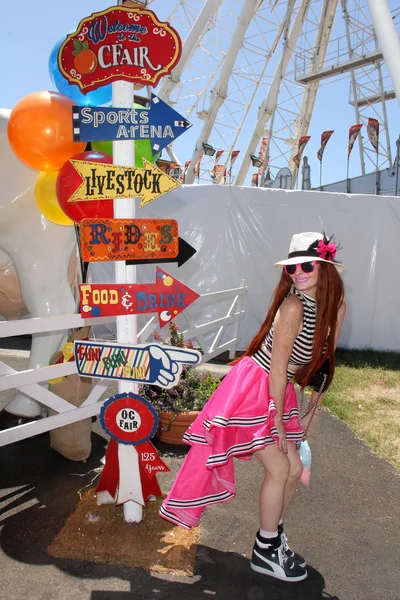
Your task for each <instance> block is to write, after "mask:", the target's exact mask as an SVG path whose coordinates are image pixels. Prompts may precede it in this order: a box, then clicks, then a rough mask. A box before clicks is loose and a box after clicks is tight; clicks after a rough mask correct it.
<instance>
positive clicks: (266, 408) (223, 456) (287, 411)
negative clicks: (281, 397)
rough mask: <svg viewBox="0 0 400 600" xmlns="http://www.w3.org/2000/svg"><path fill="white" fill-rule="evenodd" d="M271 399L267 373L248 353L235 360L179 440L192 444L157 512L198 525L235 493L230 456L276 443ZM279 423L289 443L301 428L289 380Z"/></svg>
mask: <svg viewBox="0 0 400 600" xmlns="http://www.w3.org/2000/svg"><path fill="white" fill-rule="evenodd" d="M275 414H276V406H275V402H274V400H273V399H272V398H270V396H269V393H268V373H267V372H266V371H264V369H262V368H261V367H260V366H259V365H257V363H255V362H254V360H252V359H251V358H250V357H246V358H243V359H242V360H241V361H240V362H238V363H237V364H236V365H235V366H234V367H233V368H232V369H231V370H230V372H229V373H228V375H227V376H226V377H225V378H224V379H223V381H222V382H221V384H220V385H219V386H218V388H217V389H216V390H215V392H214V394H213V395H212V396H211V398H210V399H209V401H208V402H207V404H206V405H205V407H204V408H203V410H202V411H201V412H200V414H199V416H198V417H197V419H196V420H195V421H194V422H193V424H192V425H191V426H190V427H189V429H188V430H187V432H186V433H185V435H184V436H183V439H184V440H185V441H186V442H187V443H188V444H190V445H191V449H190V450H189V453H188V454H187V456H186V458H185V461H184V463H183V464H182V467H181V469H180V471H179V473H178V475H177V477H176V479H175V481H174V484H173V486H172V488H171V490H170V492H169V494H168V496H167V498H166V499H165V500H164V502H163V503H162V505H161V508H160V511H159V514H160V516H161V517H163V518H164V519H167V520H168V521H171V522H172V523H175V524H176V525H181V526H182V527H185V528H186V529H190V528H191V527H197V526H198V525H199V523H200V517H201V514H202V512H203V511H204V509H205V508H206V507H207V506H208V505H210V504H217V503H219V502H226V501H227V500H231V499H232V498H234V497H235V473H234V465H233V457H234V456H236V457H237V458H240V459H242V460H251V458H252V455H253V452H254V451H255V450H260V449H262V448H265V446H268V445H270V444H274V443H277V441H278V434H277V430H276V427H275V424H274V416H275ZM283 423H284V426H285V429H286V436H287V440H288V441H289V442H300V441H301V440H302V439H303V435H304V432H303V429H302V428H301V426H300V424H299V409H298V405H297V397H296V392H295V389H294V385H293V383H288V384H287V387H286V395H285V402H284V414H283Z"/></svg>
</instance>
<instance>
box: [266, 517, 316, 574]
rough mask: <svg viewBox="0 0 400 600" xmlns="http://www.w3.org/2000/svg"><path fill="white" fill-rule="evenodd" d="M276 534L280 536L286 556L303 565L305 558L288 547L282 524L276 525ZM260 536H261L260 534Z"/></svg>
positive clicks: (304, 564)
mask: <svg viewBox="0 0 400 600" xmlns="http://www.w3.org/2000/svg"><path fill="white" fill-rule="evenodd" d="M257 535H259V534H257ZM278 535H279V536H280V537H281V541H282V545H283V549H284V550H285V552H286V554H287V556H288V557H289V558H291V559H292V560H293V561H294V562H295V563H296V564H298V565H300V566H301V567H305V566H306V564H307V563H306V561H305V559H304V558H303V557H302V556H301V554H297V552H295V551H294V550H292V549H291V548H289V544H288V541H287V536H286V534H285V533H284V532H283V525H282V524H281V525H278ZM260 538H261V536H260ZM261 539H263V538H261Z"/></svg>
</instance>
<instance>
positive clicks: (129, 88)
mask: <svg viewBox="0 0 400 600" xmlns="http://www.w3.org/2000/svg"><path fill="white" fill-rule="evenodd" d="M118 4H122V2H121V0H119V1H118ZM112 103H113V106H115V107H120V108H130V107H133V106H134V89H133V83H128V82H126V81H116V82H114V83H113V84H112ZM113 163H114V164H116V165H121V166H125V167H133V166H134V164H135V143H134V142H132V141H130V140H127V141H125V140H124V141H118V142H113ZM135 200H136V199H135V198H119V199H115V200H114V218H116V219H134V218H135V214H136V207H135ZM115 281H116V283H136V266H134V265H131V266H127V265H126V264H125V261H116V262H115ZM116 325H117V341H118V342H119V343H121V344H124V343H125V342H126V343H128V344H136V343H137V317H136V315H129V316H128V315H127V316H121V317H117V318H116ZM118 392H119V393H120V394H121V393H123V392H134V393H135V392H137V384H132V383H129V382H128V381H120V382H118ZM127 448H128V447H127V446H124V444H121V448H120V451H121V452H122V453H124V451H125V450H126V449H127ZM135 484H136V485H137V486H139V487H140V488H141V482H140V478H139V477H137V480H136V481H135ZM138 495H139V496H140V494H138ZM142 517H143V509H142V507H141V506H140V504H138V503H137V502H133V501H132V500H128V501H127V502H125V503H124V519H125V521H127V522H128V523H139V522H140V521H141V520H142Z"/></svg>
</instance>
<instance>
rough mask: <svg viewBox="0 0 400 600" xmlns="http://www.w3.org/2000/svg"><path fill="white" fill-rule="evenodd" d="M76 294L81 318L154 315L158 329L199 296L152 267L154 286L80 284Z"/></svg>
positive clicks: (150, 284) (164, 272)
mask: <svg viewBox="0 0 400 600" xmlns="http://www.w3.org/2000/svg"><path fill="white" fill-rule="evenodd" d="M79 294H80V304H81V315H82V317H83V318H84V319H87V318H90V317H114V316H115V317H116V316H120V315H123V316H125V315H139V314H145V313H154V312H156V313H157V314H158V319H159V323H160V327H164V325H166V324H167V323H169V322H170V321H171V319H175V317H177V316H178V315H179V313H181V312H182V311H183V310H185V308H187V307H188V306H189V305H190V304H192V303H193V302H194V301H195V300H197V298H198V297H199V294H197V292H194V291H193V290H191V289H190V288H188V287H187V286H186V285H184V284H183V283H182V282H181V281H179V280H178V279H176V278H175V277H171V275H169V274H168V273H167V272H166V271H163V270H162V269H160V267H157V268H156V281H155V283H82V284H80V286H79Z"/></svg>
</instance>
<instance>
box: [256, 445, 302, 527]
mask: <svg viewBox="0 0 400 600" xmlns="http://www.w3.org/2000/svg"><path fill="white" fill-rule="evenodd" d="M290 445H293V444H290ZM254 454H255V456H256V457H257V458H258V460H259V461H260V462H261V464H262V465H263V467H264V469H265V478H264V481H263V483H262V486H261V490H260V526H261V529H263V530H265V531H276V530H277V528H278V522H279V519H280V518H281V515H282V512H283V507H284V497H285V487H286V484H287V481H288V478H289V473H290V462H289V459H288V456H287V455H286V454H283V453H282V452H279V450H278V445H277V444H271V445H270V446H266V447H265V448H263V449H262V450H258V451H257V452H255V453H254Z"/></svg>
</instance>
